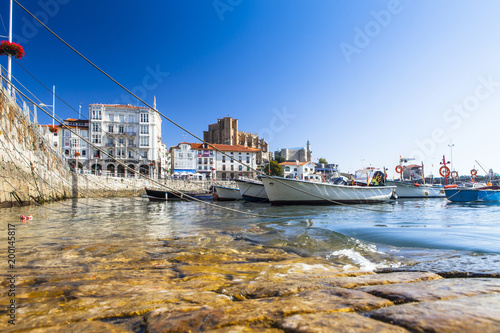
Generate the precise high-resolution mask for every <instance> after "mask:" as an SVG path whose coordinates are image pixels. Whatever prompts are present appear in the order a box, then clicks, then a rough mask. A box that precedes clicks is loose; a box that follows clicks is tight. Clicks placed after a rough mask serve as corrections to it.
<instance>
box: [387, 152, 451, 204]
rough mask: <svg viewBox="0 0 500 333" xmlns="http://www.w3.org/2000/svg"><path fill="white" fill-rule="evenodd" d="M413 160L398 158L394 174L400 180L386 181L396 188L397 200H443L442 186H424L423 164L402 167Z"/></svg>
mask: <svg viewBox="0 0 500 333" xmlns="http://www.w3.org/2000/svg"><path fill="white" fill-rule="evenodd" d="M411 160H414V159H413V158H400V159H399V165H397V166H396V172H397V173H399V174H400V177H401V179H400V180H395V181H388V182H387V184H388V185H389V184H390V185H391V186H396V195H397V197H398V198H444V197H445V194H444V188H443V186H442V185H434V184H425V177H424V164H423V163H422V164H421V165H418V164H410V165H404V163H407V162H408V161H411ZM422 182H423V183H422Z"/></svg>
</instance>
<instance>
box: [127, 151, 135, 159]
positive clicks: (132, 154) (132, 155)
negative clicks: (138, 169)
mask: <svg viewBox="0 0 500 333" xmlns="http://www.w3.org/2000/svg"><path fill="white" fill-rule="evenodd" d="M128 158H134V153H133V152H132V151H130V150H129V151H128Z"/></svg>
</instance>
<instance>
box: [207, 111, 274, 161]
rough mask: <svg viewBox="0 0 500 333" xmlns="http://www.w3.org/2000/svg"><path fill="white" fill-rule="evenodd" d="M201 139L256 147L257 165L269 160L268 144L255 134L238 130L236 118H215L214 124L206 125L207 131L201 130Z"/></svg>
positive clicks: (211, 142)
mask: <svg viewBox="0 0 500 333" xmlns="http://www.w3.org/2000/svg"><path fill="white" fill-rule="evenodd" d="M203 141H205V142H208V143H210V144H222V145H230V146H242V147H247V148H253V149H258V150H260V152H258V153H257V155H256V158H257V165H262V164H265V163H267V162H269V157H270V156H269V144H268V143H267V142H266V141H265V140H264V139H263V138H259V136H258V135H257V134H253V133H247V132H241V131H239V130H238V119H233V118H231V117H224V118H222V119H217V122H216V123H215V124H210V125H208V131H204V132H203Z"/></svg>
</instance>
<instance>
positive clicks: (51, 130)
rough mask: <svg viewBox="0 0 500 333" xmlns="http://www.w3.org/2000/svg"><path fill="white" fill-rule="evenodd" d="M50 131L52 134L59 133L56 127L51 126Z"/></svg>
mask: <svg viewBox="0 0 500 333" xmlns="http://www.w3.org/2000/svg"><path fill="white" fill-rule="evenodd" d="M49 131H50V132H52V133H57V131H58V128H57V127H55V126H49Z"/></svg>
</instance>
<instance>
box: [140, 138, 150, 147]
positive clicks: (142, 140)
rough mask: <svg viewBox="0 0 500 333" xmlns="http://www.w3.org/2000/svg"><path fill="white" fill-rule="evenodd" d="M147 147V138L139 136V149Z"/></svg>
mask: <svg viewBox="0 0 500 333" xmlns="http://www.w3.org/2000/svg"><path fill="white" fill-rule="evenodd" d="M147 146H149V136H141V147H147Z"/></svg>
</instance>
